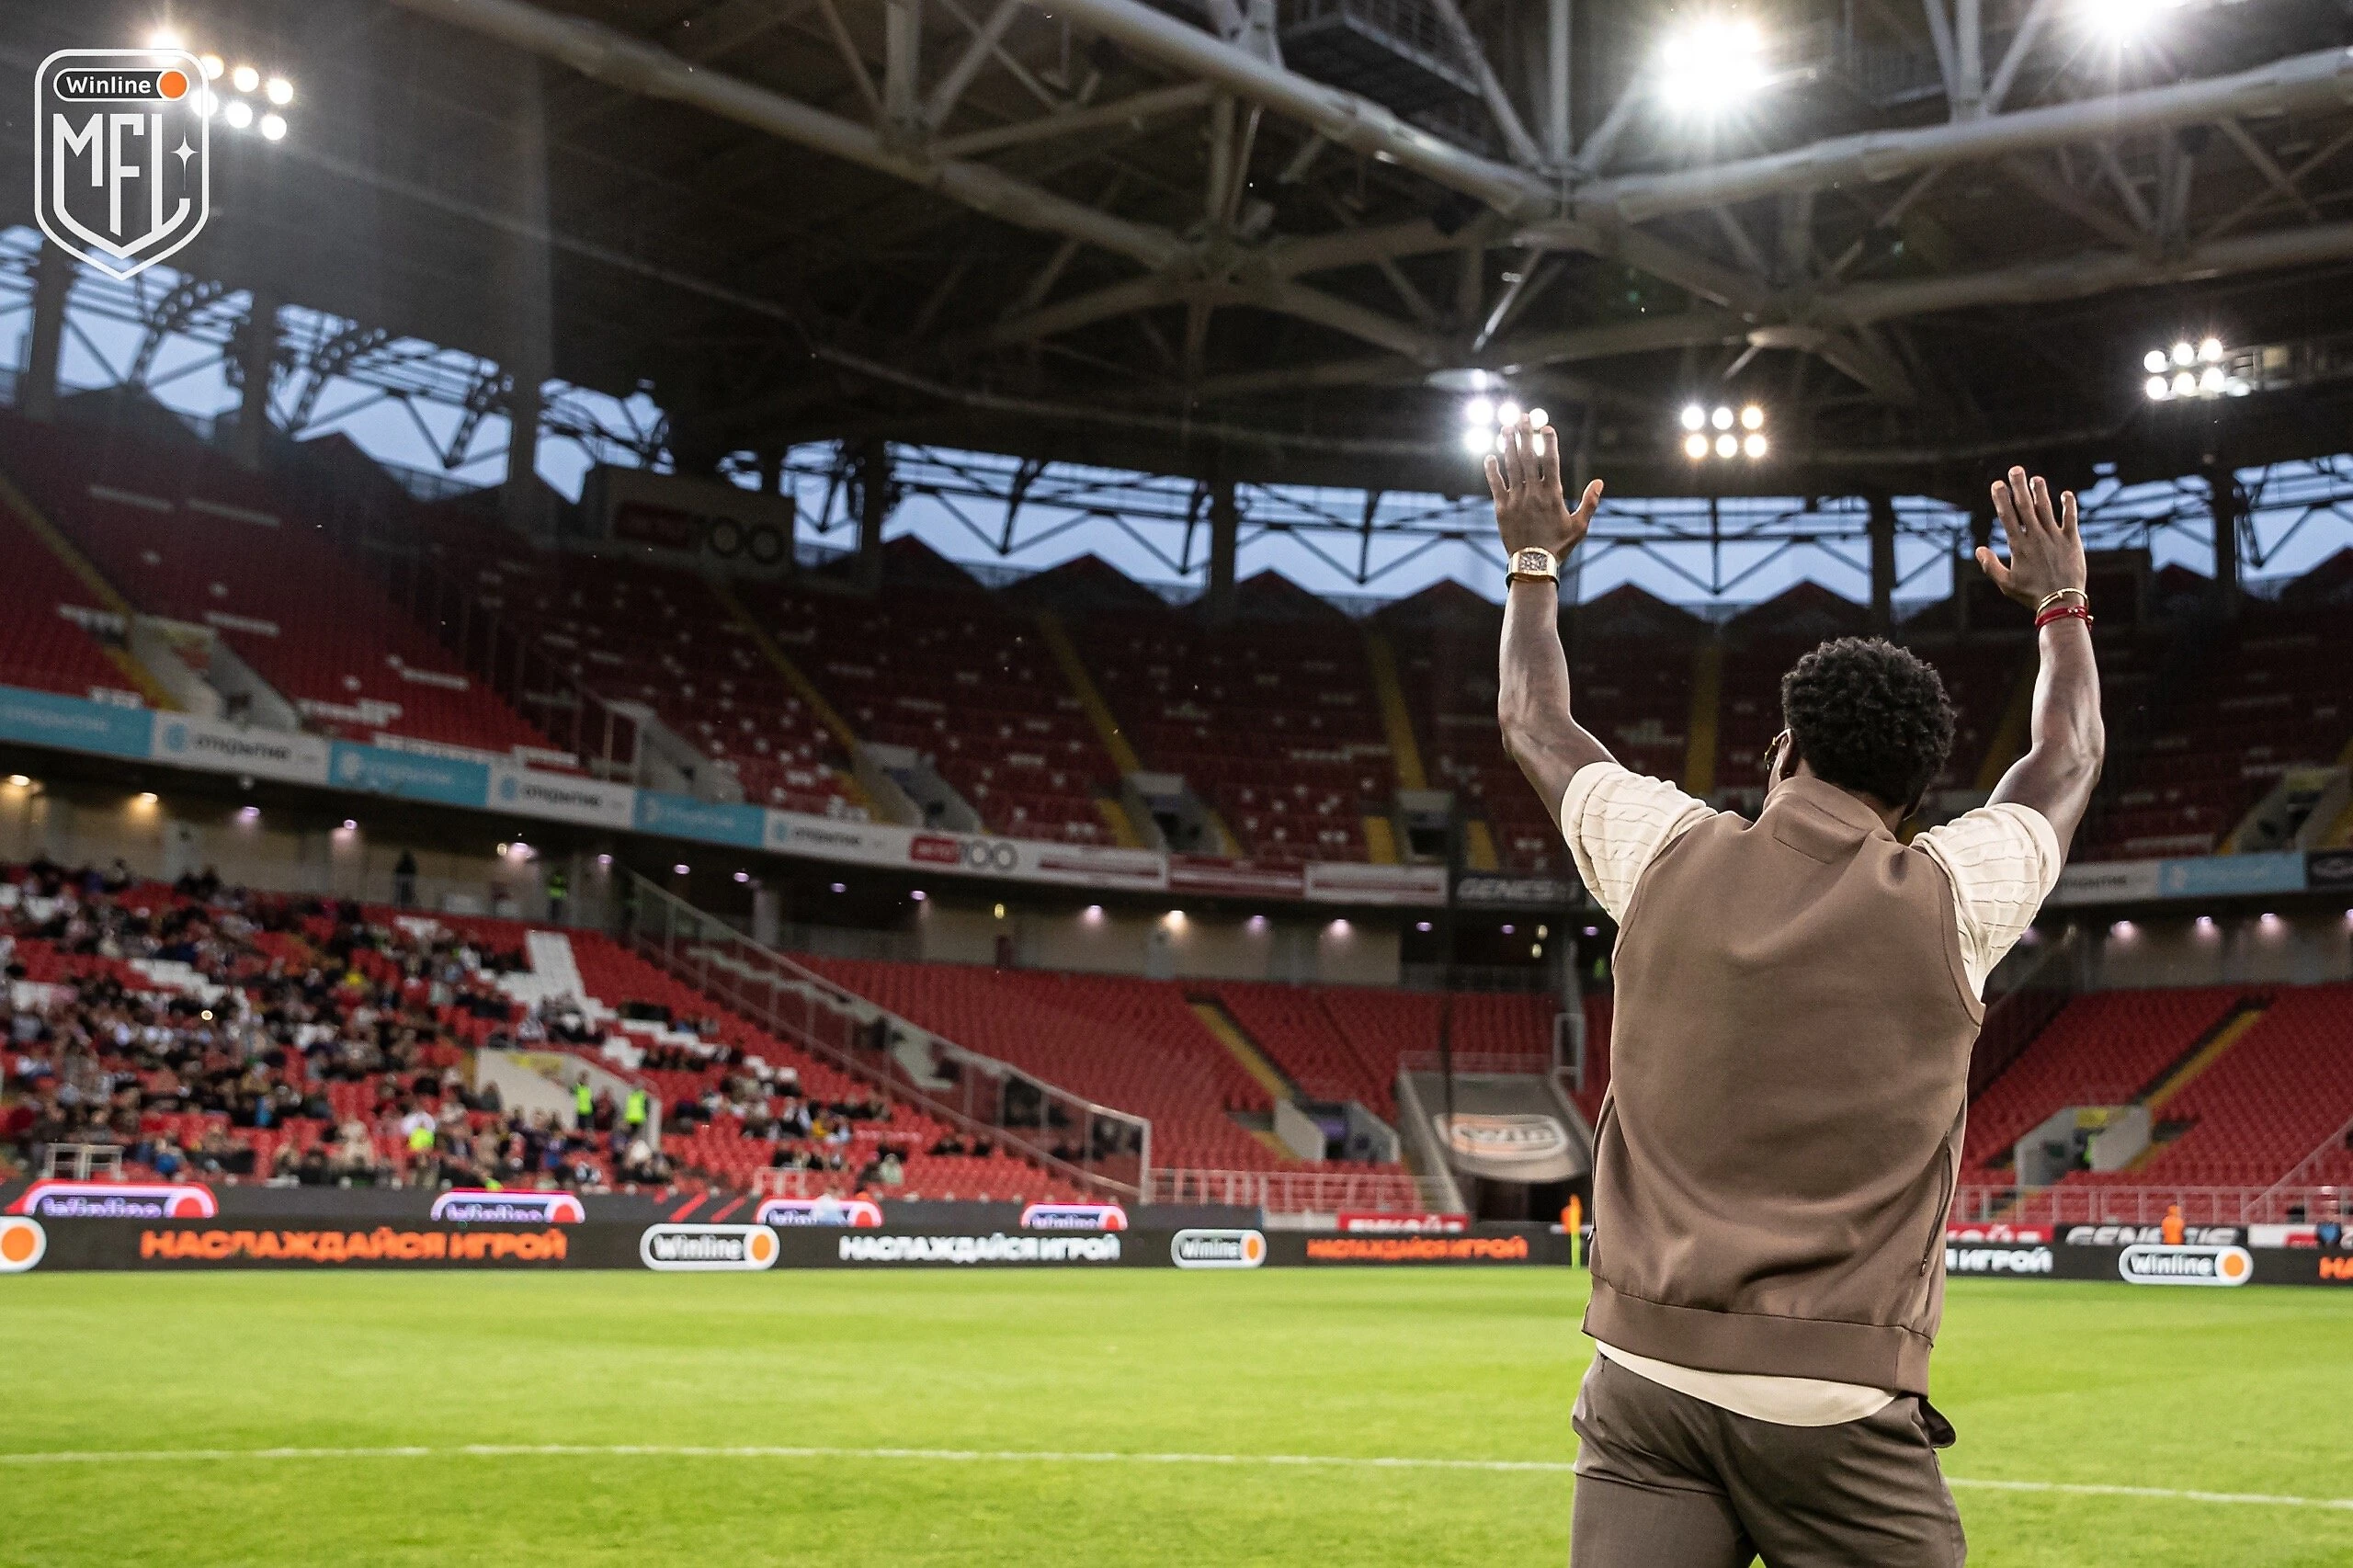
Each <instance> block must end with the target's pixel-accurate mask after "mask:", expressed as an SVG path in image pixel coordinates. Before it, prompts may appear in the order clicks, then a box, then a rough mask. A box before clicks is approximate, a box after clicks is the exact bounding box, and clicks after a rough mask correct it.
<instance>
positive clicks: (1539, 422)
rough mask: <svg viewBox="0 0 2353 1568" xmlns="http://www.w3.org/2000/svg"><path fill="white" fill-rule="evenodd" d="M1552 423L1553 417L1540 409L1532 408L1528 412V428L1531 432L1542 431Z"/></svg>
mask: <svg viewBox="0 0 2353 1568" xmlns="http://www.w3.org/2000/svg"><path fill="white" fill-rule="evenodd" d="M1551 423H1552V419H1551V417H1550V416H1549V415H1546V414H1545V412H1544V411H1543V410H1542V409H1540V408H1531V409H1529V411H1528V427H1529V429H1530V430H1541V429H1542V428H1544V426H1547V425H1550V424H1551Z"/></svg>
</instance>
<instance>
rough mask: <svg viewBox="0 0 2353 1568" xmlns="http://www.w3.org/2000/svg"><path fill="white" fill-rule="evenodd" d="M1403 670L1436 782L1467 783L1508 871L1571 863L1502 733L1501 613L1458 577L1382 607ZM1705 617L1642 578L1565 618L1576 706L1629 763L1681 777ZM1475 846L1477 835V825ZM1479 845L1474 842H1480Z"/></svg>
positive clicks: (1466, 791)
mask: <svg viewBox="0 0 2353 1568" xmlns="http://www.w3.org/2000/svg"><path fill="white" fill-rule="evenodd" d="M1379 619H1380V621H1381V624H1382V625H1383V626H1385V627H1389V628H1391V629H1392V631H1393V633H1394V636H1395V641H1396V642H1397V646H1398V655H1397V663H1398V673H1399V676H1400V678H1401V680H1402V681H1403V683H1404V687H1405V695H1406V703H1407V708H1408V711H1409V712H1410V714H1411V715H1412V718H1413V722H1414V730H1415V736H1416V738H1417V740H1418V742H1419V744H1420V746H1421V749H1422V755H1423V756H1424V758H1425V766H1426V770H1427V773H1428V775H1429V781H1430V785H1431V787H1432V788H1434V789H1441V790H1446V789H1451V790H1458V791H1460V792H1461V796H1462V799H1463V810H1464V812H1465V814H1466V815H1467V816H1469V817H1470V818H1472V820H1474V821H1477V822H1479V823H1482V824H1484V826H1485V828H1486V830H1487V832H1488V834H1489V835H1490V836H1491V839H1492V845H1493V853H1494V855H1495V861H1496V865H1497V866H1498V867H1499V868H1500V869H1505V870H1512V871H1526V872H1538V873H1544V872H1549V873H1552V874H1555V875H1558V874H1562V873H1564V872H1566V871H1568V870H1569V869H1571V868H1570V866H1569V857H1568V853H1567V851H1566V849H1565V848H1564V847H1563V846H1562V843H1561V835H1560V832H1559V830H1558V829H1557V828H1556V827H1555V826H1554V825H1553V823H1552V817H1551V814H1550V813H1549V812H1548V811H1547V810H1546V806H1545V802H1543V801H1540V800H1538V799H1537V798H1536V796H1535V795H1534V794H1533V793H1532V792H1531V791H1530V790H1529V788H1528V781H1527V779H1526V778H1523V777H1521V775H1520V771H1519V769H1518V767H1516V766H1515V765H1514V764H1513V763H1512V761H1511V759H1510V758H1509V757H1508V756H1506V755H1505V754H1504V751H1503V747H1502V746H1501V745H1500V744H1498V743H1497V741H1496V738H1495V639H1496V636H1497V634H1498V632H1499V631H1500V629H1501V626H1502V620H1503V617H1502V613H1501V611H1500V610H1499V609H1498V608H1496V607H1495V606H1494V605H1492V604H1489V603H1488V602H1486V601H1485V600H1483V599H1480V598H1479V597H1477V596H1475V595H1473V594H1472V593H1471V592H1470V591H1469V590H1467V589H1464V588H1461V587H1460V586H1458V585H1452V584H1441V585H1437V586H1435V587H1431V588H1427V589H1425V590H1423V591H1422V592H1421V593H1420V594H1417V595H1415V597H1412V598H1410V599H1406V600H1404V601H1402V602H1400V603H1399V604H1397V605H1394V606H1392V607H1390V608H1387V609H1384V610H1383V611H1382V612H1381V616H1380V618H1379ZM1704 630H1705V629H1704V628H1703V627H1702V625H1701V624H1700V622H1699V620H1698V619H1696V618H1694V617H1693V616H1691V615H1690V614H1689V613H1688V612H1687V611H1684V610H1681V609H1678V608H1676V607H1674V606H1672V605H1670V604H1668V603H1666V602H1665V600H1663V599H1660V598H1656V597H1653V596H1652V595H1650V594H1647V593H1644V592H1643V591H1642V590H1641V589H1639V588H1635V587H1631V586H1628V587H1620V588H1616V589H1613V590H1611V591H1610V592H1609V593H1607V594H1604V595H1602V596H1601V597H1598V598H1597V599H1595V600H1594V601H1592V602H1591V603H1590V604H1586V605H1583V606H1580V607H1579V608H1578V609H1577V611H1576V614H1575V615H1574V618H1573V619H1571V621H1570V624H1569V632H1570V637H1569V674H1570V678H1571V680H1572V681H1573V682H1574V687H1575V690H1576V701H1577V710H1578V716H1579V718H1580V719H1581V720H1583V722H1585V723H1586V727H1587V728H1589V729H1591V730H1592V731H1593V733H1595V734H1596V735H1597V736H1599V737H1600V738H1601V740H1602V742H1603V744H1607V745H1608V747H1609V748H1610V749H1611V751H1612V752H1613V753H1615V754H1616V756H1618V759H1619V760H1620V761H1621V762H1623V763H1625V764H1626V766H1627V767H1632V768H1636V769H1638V770H1640V771H1643V772H1646V773H1652V774H1655V775H1657V776H1658V777H1660V778H1674V779H1677V780H1678V781H1681V780H1684V779H1685V778H1686V774H1687V768H1686V763H1687V761H1688V734H1687V731H1686V725H1687V722H1688V714H1689V710H1690V680H1691V671H1692V665H1693V652H1694V649H1695V648H1696V647H1697V646H1698V644H1699V640H1700V638H1701V636H1702V635H1703V633H1704ZM1474 846H1475V835H1474ZM1474 853H1475V847H1474Z"/></svg>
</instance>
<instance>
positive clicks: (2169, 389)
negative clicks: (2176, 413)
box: [2149, 355, 2173, 403]
mask: <svg viewBox="0 0 2353 1568" xmlns="http://www.w3.org/2000/svg"><path fill="white" fill-rule="evenodd" d="M2151 358H2158V356H2154V355H2153V356H2151ZM2172 395H2173V386H2172V383H2170V382H2168V381H2166V380H2165V378H2164V377H2163V376H2151V377H2150V378H2149V401H2150V402H2151V403H2163V402H2165V399H2167V398H2169V397H2171V396H2172Z"/></svg>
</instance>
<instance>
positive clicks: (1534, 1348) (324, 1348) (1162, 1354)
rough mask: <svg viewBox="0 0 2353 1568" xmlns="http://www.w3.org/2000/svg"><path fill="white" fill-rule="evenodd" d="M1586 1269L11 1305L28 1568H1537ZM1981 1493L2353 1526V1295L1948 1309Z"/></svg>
mask: <svg viewBox="0 0 2353 1568" xmlns="http://www.w3.org/2000/svg"><path fill="white" fill-rule="evenodd" d="M1584 1293H1585V1285H1584V1279H1583V1277H1582V1276H1581V1275H1576V1274H1573V1273H1569V1272H1566V1271H1553V1270H1517V1271H1495V1272H1471V1271H1460V1272H1456V1271H1444V1270H1430V1271H1417V1272H1396V1273H1379V1272H1371V1271H1364V1272H1355V1271H1347V1272H1308V1271H1303V1270H1302V1271H1286V1272H1277V1271H1268V1272H1266V1273H1259V1274H1192V1275H1187V1274H1175V1273H1161V1272H1151V1273H1146V1272H1142V1271H1131V1272H1129V1271H1123V1272H1120V1273H1117V1274H1108V1273H1107V1274H1093V1275H1087V1274H1078V1273H1063V1274H1044V1273H994V1274H983V1275H959V1274H950V1273H945V1272H939V1273H915V1274H889V1275H884V1274H864V1275H861V1274H847V1273H785V1272H781V1271H779V1272H777V1273H772V1274H767V1275H756V1276H741V1275H706V1276H688V1277H676V1276H668V1277H655V1276H649V1275H641V1274H620V1273H614V1274H585V1275H583V1274H575V1275H568V1276H567V1275H531V1276H523V1275H506V1276H464V1275H457V1274H446V1273H444V1274H415V1275H400V1276H393V1275H385V1274H351V1275H345V1276H339V1277H320V1276H315V1275H297V1274H242V1275H231V1274H213V1275H196V1276H188V1275H182V1276H176V1277H166V1276H156V1275H114V1276H108V1275H79V1276H72V1275H53V1276H46V1277H44V1276H40V1275H38V1274H36V1275H31V1276H28V1277H25V1278H7V1279H0V1357H5V1359H0V1455H19V1456H21V1455H27V1454H40V1453H49V1454H54V1453H61V1452H65V1451H76V1452H85V1453H86V1452H90V1451H103V1452H108V1453H120V1452H123V1451H126V1450H139V1451H142V1452H146V1451H152V1450H157V1449H211V1450H254V1449H270V1448H298V1449H377V1450H381V1449H392V1448H402V1447H409V1448H421V1449H431V1450H434V1451H432V1452H429V1453H425V1454H412V1455H407V1456H397V1455H388V1454H384V1453H381V1452H377V1453H355V1454H344V1455H334V1456H321V1455H313V1456H308V1457H295V1458H262V1457H253V1456H251V1455H250V1454H246V1453H233V1454H232V1456H231V1457H225V1458H210V1459H199V1460H158V1459H153V1458H143V1459H139V1460H71V1461H63V1462H60V1461H55V1460H44V1461H40V1462H26V1461H25V1460H21V1459H8V1458H0V1564H5V1565H6V1568H66V1565H68V1564H73V1565H79V1564H139V1563H171V1564H176V1565H177V1564H188V1565H211V1564H219V1565H222V1568H230V1565H235V1568H278V1565H281V1564H286V1565H291V1564H302V1565H310V1564H319V1563H338V1564H346V1563H348V1564H401V1565H420V1568H421V1565H424V1564H436V1565H438V1564H448V1563H460V1562H469V1563H472V1562H480V1563H496V1564H501V1565H514V1564H542V1563H544V1564H562V1565H564V1568H598V1565H604V1564H613V1565H616V1568H619V1565H621V1564H629V1565H632V1568H634V1565H642V1564H649V1563H693V1564H698V1565H702V1564H710V1565H714V1568H717V1565H725V1568H743V1565H753V1564H769V1563H825V1564H875V1565H878V1568H879V1565H888V1568H920V1565H926V1564H942V1565H946V1564H958V1565H974V1564H979V1565H989V1564H1000V1563H1004V1564H1011V1563H1071V1564H1087V1565H1090V1568H1094V1565H1103V1564H1130V1563H1186V1564H1207V1565H1223V1564H1236V1563H1279V1564H1297V1563H1325V1562H1329V1563H1345V1564H1351V1565H1358V1564H1365V1565H1381V1564H1392V1563H1394V1564H1409V1563H1410V1564H1415V1565H1416V1568H1422V1565H1427V1564H1438V1563H1464V1564H1477V1565H1479V1568H1494V1565H1495V1564H1498V1563H1523V1562H1524V1563H1553V1564H1557V1563H1559V1562H1563V1559H1564V1558H1565V1556H1566V1554H1567V1547H1568V1525H1569V1509H1570V1493H1571V1481H1570V1477H1569V1476H1567V1475H1566V1474H1563V1473H1561V1472H1560V1471H1557V1470H1553V1469H1530V1470H1505V1469H1468V1468H1466V1469H1435V1468H1415V1467H1406V1466H1372V1465H1341V1464H1266V1463H1220V1462H1198V1461H1194V1460H1167V1459H1161V1460H1142V1459H1133V1460H1130V1459H1118V1460H1100V1459H1093V1460H1082V1459H1074V1458H1063V1459H1056V1460H1021V1459H1007V1458H1003V1457H989V1458H977V1459H951V1458H945V1457H939V1456H938V1455H936V1454H935V1455H933V1456H931V1457H887V1456H882V1455H878V1454H875V1453H871V1452H864V1453H854V1454H822V1455H802V1456H776V1455H763V1456H741V1457H739V1456H716V1455H682V1454H677V1453H675V1452H673V1453H663V1452H659V1451H650V1452H643V1453H631V1454H609V1453H606V1454H557V1455H516V1454H466V1453H461V1452H456V1453H453V1452H450V1451H449V1450H451V1449H462V1448H464V1447H465V1446H467V1445H493V1446H506V1445H516V1446H524V1445H541V1444H563V1445H576V1446H581V1447H586V1448H602V1447H607V1446H610V1445H639V1446H642V1447H644V1448H646V1449H654V1450H658V1449H676V1448H700V1447H713V1446H737V1445H757V1446H765V1447H783V1448H800V1449H807V1448H826V1449H861V1450H873V1449H931V1450H951V1449H952V1450H985V1451H987V1452H988V1453H990V1454H992V1455H1001V1454H1003V1453H1005V1452H1006V1451H1008V1450H1027V1451H1032V1452H1035V1451H1051V1452H1054V1453H1059V1454H1064V1455H1073V1454H1080V1453H1087V1454H1121V1455H1162V1456H1166V1455H1175V1454H1184V1455H1238V1456H1251V1455H1269V1454H1280V1455H1312V1456H1333V1457H1353V1458H1405V1459H1452V1460H1537V1461H1551V1462H1552V1463H1553V1464H1558V1463H1560V1462H1562V1461H1565V1460H1569V1459H1570V1458H1572V1457H1573V1455H1574V1437H1573V1436H1572V1435H1571V1433H1570V1430H1569V1406H1570V1401H1571V1398H1572V1396H1573V1394H1574V1390H1575V1387H1576V1382H1577V1379H1578V1377H1579V1376H1580V1375H1581V1374H1582V1372H1583V1371H1584V1369H1585V1365H1586V1357H1587V1355H1588V1345H1587V1342H1586V1340H1585V1339H1583V1338H1582V1337H1581V1336H1580V1335H1578V1334H1577V1332H1576V1324H1577V1314H1578V1311H1579V1309H1580V1307H1581V1305H1582V1303H1583V1301H1584ZM1936 1380H1937V1389H1936V1394H1937V1399H1938V1404H1939V1405H1940V1406H1941V1407H1943V1408H1945V1409H1946V1410H1947V1411H1948V1412H1949V1414H1950V1415H1952V1417H1953V1419H1954V1421H1955V1423H1956V1424H1957V1425H1958V1426H1959V1427H1960V1430H1961V1444H1960V1446H1959V1447H1958V1448H1957V1449H1953V1450H1952V1451H1951V1452H1950V1453H1949V1455H1948V1456H1947V1458H1946V1467H1947V1472H1948V1473H1949V1474H1950V1475H1952V1476H1954V1477H1957V1478H1967V1479H1969V1480H1972V1481H1995V1482H1998V1481H2013V1482H2026V1483H2061V1484H2063V1485H2073V1486H2086V1485H2087V1486H2102V1485H2114V1486H2129V1487H2154V1488H2160V1489H2165V1490H2167V1491H2171V1492H2177V1493H2186V1492H2204V1493H2227V1494H2247V1493H2253V1494H2289V1495H2298V1496H2302V1497H2306V1498H2319V1499H2331V1498H2346V1497H2353V1290H2348V1291H2345V1292H2342V1293H2332V1292H2328V1291H2323V1290H2281V1289H2247V1290H2230V1291H2209V1290H2134V1289H2132V1288H2131V1287H2127V1286H2123V1285H2114V1286H2105V1285H2066V1284H2040V1283H2038V1284H2017V1283H2005V1282H1999V1281H1975V1280H1972V1281H1956V1282H1955V1283H1954V1285H1953V1289H1952V1298H1951V1305H1950V1310H1949V1314H1948V1317H1947V1321H1946V1325H1945V1334H1944V1337H1943V1342H1942V1343H1941V1345H1940V1346H1938V1352H1937V1364H1936ZM1959 1496H1960V1499H1961V1513H1962V1516H1963V1517H1964V1519H1965V1520H1966V1522H1967V1524H1968V1528H1969V1534H1970V1539H1971V1545H1972V1562H1976V1563H1980V1564H1993V1565H2007V1564H2020V1565H2023V1564H2037V1565H2042V1564H2048V1565H2050V1568H2061V1565H2065V1568H2079V1565H2082V1564H2090V1563H2097V1564H2144V1563H2145V1564H2166V1565H2177V1564H2200V1565H2207V1564H2232V1565H2267V1568H2268V1565H2277V1568H2286V1565H2288V1564H2313V1565H2317V1564H2323V1563H2327V1564H2339V1565H2341V1564H2348V1563H2353V1508H2348V1507H2347V1506H2342V1505H2340V1506H2336V1507H2325V1506H2282V1505H2278V1504H2265V1503H2245V1502H2222V1501H2205V1500H2199V1499H2195V1498H2191V1497H2187V1496H2168V1497H2136V1496H2120V1495H2097V1494H2083V1493H2075V1492H2066V1491H2047V1490H2020V1491H2009V1490H1999V1489H1994V1488H1988V1487H1964V1488H1962V1489H1961V1490H1960V1491H1959Z"/></svg>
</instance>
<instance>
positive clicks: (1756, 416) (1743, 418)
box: [1740, 403, 1765, 430]
mask: <svg viewBox="0 0 2353 1568" xmlns="http://www.w3.org/2000/svg"><path fill="white" fill-rule="evenodd" d="M1740 427H1741V428H1742V429H1744V430H1762V429H1763V428H1765V411H1764V410H1763V409H1761V408H1759V407H1757V406H1756V404H1755V403H1750V404H1749V405H1748V406H1747V407H1746V408H1744V409H1742V410H1741V411H1740Z"/></svg>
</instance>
